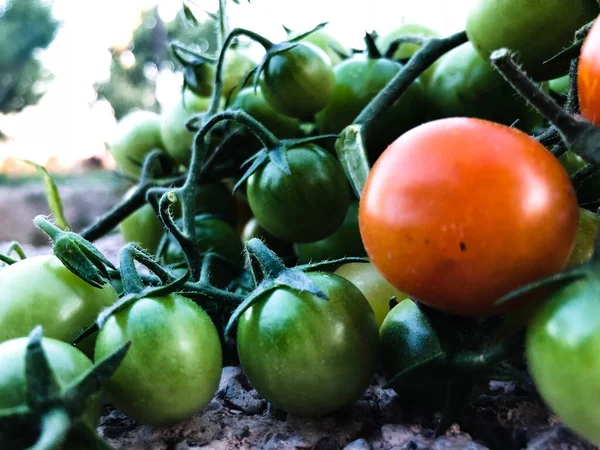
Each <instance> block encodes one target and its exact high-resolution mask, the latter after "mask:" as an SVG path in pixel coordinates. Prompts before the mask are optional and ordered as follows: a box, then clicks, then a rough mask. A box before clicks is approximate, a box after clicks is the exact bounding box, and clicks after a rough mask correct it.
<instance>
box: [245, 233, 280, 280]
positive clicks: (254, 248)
mask: <svg viewBox="0 0 600 450" xmlns="http://www.w3.org/2000/svg"><path fill="white" fill-rule="evenodd" d="M246 251H247V252H248V256H249V257H250V260H251V261H255V262H257V263H258V266H259V268H260V270H261V272H262V278H263V279H264V278H277V275H279V274H280V273H281V272H283V271H284V270H286V269H287V268H286V267H285V264H283V262H282V261H281V259H279V258H278V257H277V255H276V254H275V253H274V252H273V251H272V250H270V249H269V248H268V247H267V246H266V245H265V244H264V242H263V241H261V240H260V239H257V238H253V239H250V240H249V241H248V242H247V243H246ZM257 281H258V280H257Z"/></svg>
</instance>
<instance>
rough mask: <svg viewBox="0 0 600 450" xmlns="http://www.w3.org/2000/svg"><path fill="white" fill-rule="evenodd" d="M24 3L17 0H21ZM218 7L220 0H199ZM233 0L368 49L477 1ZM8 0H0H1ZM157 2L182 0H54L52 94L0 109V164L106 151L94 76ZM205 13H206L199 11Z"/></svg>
mask: <svg viewBox="0 0 600 450" xmlns="http://www.w3.org/2000/svg"><path fill="white" fill-rule="evenodd" d="M17 1H18V0H17ZM195 1H196V3H198V4H200V5H202V7H204V8H206V9H208V10H213V11H214V10H216V5H217V1H216V0H195ZM241 1H242V2H243V3H242V5H239V6H238V5H235V4H234V3H233V2H230V3H229V5H230V6H229V9H230V11H229V12H230V22H231V26H233V27H236V26H241V27H244V28H250V29H252V30H254V31H257V32H259V33H261V34H263V35H265V36H266V37H268V38H270V39H272V40H278V39H279V40H280V39H283V38H284V32H283V29H282V28H281V25H282V24H284V25H285V26H287V27H288V28H291V29H294V30H305V29H310V28H311V27H313V26H314V25H316V24H318V23H320V22H324V21H328V22H329V24H328V25H327V28H326V29H327V31H329V32H330V33H331V34H333V35H334V36H336V37H337V38H338V39H339V40H341V41H342V42H343V43H345V44H346V45H348V46H353V47H358V48H362V43H363V42H362V39H363V35H364V32H365V31H372V30H377V31H378V32H379V33H380V34H385V33H386V32H388V31H391V30H393V29H394V28H395V27H397V26H398V25H400V24H401V23H402V22H403V21H404V22H416V23H421V24H423V25H427V26H429V27H431V28H433V29H436V30H437V31H439V32H440V33H441V34H443V35H446V34H450V33H453V32H456V31H460V29H463V28H464V23H465V18H466V14H467V12H468V10H469V8H470V7H471V5H472V4H473V3H474V1H475V0H366V1H365V0H353V1H348V0H251V3H250V4H248V3H245V2H244V0H241ZM4 2H5V0H0V5H1V4H3V3H4ZM156 4H158V5H159V8H160V9H159V12H160V14H161V17H162V18H163V19H164V20H170V19H171V18H173V17H174V14H175V13H176V11H177V10H178V9H179V8H180V6H181V1H180V0H54V14H55V16H56V18H57V19H59V20H60V21H61V22H62V26H61V28H60V30H59V31H58V34H57V36H56V39H55V40H54V41H53V43H52V44H51V45H50V47H49V48H48V49H47V50H46V51H45V52H43V54H42V55H40V57H41V59H42V61H43V62H44V64H45V65H46V67H48V68H49V69H50V70H51V71H52V72H53V74H54V80H53V82H52V83H51V85H50V86H49V88H48V90H47V93H46V95H45V96H44V97H43V98H42V100H41V101H40V103H39V104H38V105H36V106H33V107H29V108H26V109H25V110H24V111H23V112H22V113H21V114H18V115H9V116H2V115H0V129H1V130H2V131H3V132H4V133H6V134H7V135H8V136H9V137H10V140H9V142H7V143H4V144H0V163H1V161H2V160H3V159H4V158H6V157H8V156H16V157H21V158H28V159H33V160H35V161H36V162H38V163H41V164H45V163H46V162H47V160H48V158H50V157H55V158H58V159H65V160H73V159H79V158H85V157H89V156H92V155H102V154H104V152H105V144H104V142H105V141H106V140H108V139H109V138H110V135H111V133H112V131H113V129H114V126H115V119H114V117H113V115H112V110H111V108H110V106H109V105H108V104H107V103H106V102H96V103H94V100H95V99H96V96H95V92H94V90H93V88H92V85H93V83H94V82H97V81H101V80H105V79H107V78H108V76H109V68H110V61H111V59H110V54H109V52H108V48H109V47H111V46H115V45H122V46H125V45H127V43H128V41H129V39H130V37H131V32H132V31H133V30H134V29H135V27H136V26H137V24H138V20H139V15H140V11H142V9H144V8H150V7H152V6H154V5H156ZM199 14H200V15H201V13H199ZM168 75H169V74H163V76H162V77H160V78H159V94H160V95H159V101H161V102H163V103H166V102H168V101H169V100H171V101H172V99H174V98H176V95H177V92H179V88H180V84H179V83H180V77H178V76H172V75H171V76H168Z"/></svg>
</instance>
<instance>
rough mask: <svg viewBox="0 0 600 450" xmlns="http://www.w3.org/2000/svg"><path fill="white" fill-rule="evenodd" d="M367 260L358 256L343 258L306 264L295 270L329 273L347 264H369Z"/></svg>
mask: <svg viewBox="0 0 600 450" xmlns="http://www.w3.org/2000/svg"><path fill="white" fill-rule="evenodd" d="M369 262H371V261H369V260H368V259H367V258H362V257H360V256H344V257H343V258H337V259H329V260H325V261H319V262H315V263H308V264H302V265H299V266H296V267H295V269H297V270H301V271H303V272H316V271H322V272H331V271H334V270H335V269H337V268H338V267H339V266H341V265H342V264H348V263H369Z"/></svg>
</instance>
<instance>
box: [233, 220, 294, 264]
mask: <svg viewBox="0 0 600 450" xmlns="http://www.w3.org/2000/svg"><path fill="white" fill-rule="evenodd" d="M254 238H258V239H260V240H262V241H263V242H264V243H265V244H266V245H267V247H269V249H271V250H273V251H274V252H275V253H276V254H277V255H278V256H280V257H287V256H291V255H293V254H294V250H293V248H292V244H291V243H289V242H285V241H282V240H281V239H278V238H276V237H275V236H273V235H272V234H271V233H269V232H268V231H267V230H265V229H264V228H263V227H262V226H261V225H260V224H259V223H258V221H257V220H256V219H255V218H254V217H252V218H251V219H250V220H249V221H248V222H247V223H246V225H245V226H244V229H243V230H242V242H243V243H244V244H245V243H246V242H248V241H249V240H250V239H254Z"/></svg>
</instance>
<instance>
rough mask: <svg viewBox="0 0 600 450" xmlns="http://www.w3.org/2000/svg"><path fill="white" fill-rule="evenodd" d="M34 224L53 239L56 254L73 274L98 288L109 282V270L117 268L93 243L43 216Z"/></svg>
mask: <svg viewBox="0 0 600 450" xmlns="http://www.w3.org/2000/svg"><path fill="white" fill-rule="evenodd" d="M33 223H34V224H35V225H36V226H37V227H38V228H39V229H40V230H42V231H43V232H44V233H46V234H47V235H48V236H49V237H50V239H52V250H53V252H54V254H55V255H56V257H57V258H58V259H59V260H60V261H61V262H62V263H63V264H64V265H65V267H67V268H68V269H69V270H70V271H71V272H73V273H74V274H75V275H77V276H78V277H79V278H81V279H82V280H84V281H86V282H87V283H89V284H91V285H92V286H94V287H97V288H100V287H102V286H103V285H104V284H106V283H107V282H108V280H109V273H108V269H109V268H110V269H114V268H115V266H114V265H113V263H111V262H110V261H109V260H108V259H106V257H105V256H104V255H103V254H102V253H101V252H100V250H98V249H97V248H96V247H94V245H93V244H92V243H91V242H89V241H87V240H86V239H84V238H83V237H81V236H80V235H78V234H77V233H73V232H72V231H63V230H61V229H60V228H58V227H57V226H56V225H54V224H53V223H51V222H50V221H49V220H48V219H47V218H46V217H44V216H42V215H39V216H36V217H35V219H33Z"/></svg>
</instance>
